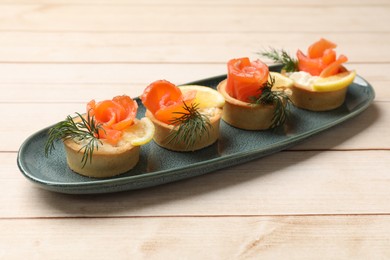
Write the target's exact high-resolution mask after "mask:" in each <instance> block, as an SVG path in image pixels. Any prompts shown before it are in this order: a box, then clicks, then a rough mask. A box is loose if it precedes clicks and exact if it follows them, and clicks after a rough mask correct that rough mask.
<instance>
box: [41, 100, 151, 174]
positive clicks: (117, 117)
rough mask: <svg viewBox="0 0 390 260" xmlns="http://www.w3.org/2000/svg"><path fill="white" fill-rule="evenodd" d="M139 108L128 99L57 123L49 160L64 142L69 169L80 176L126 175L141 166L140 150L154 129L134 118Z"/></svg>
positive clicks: (49, 145)
mask: <svg viewBox="0 0 390 260" xmlns="http://www.w3.org/2000/svg"><path fill="white" fill-rule="evenodd" d="M137 108H138V105H137V103H136V102H135V101H134V100H132V99H131V98H130V97H129V96H125V95H123V96H117V97H114V98H113V99H112V100H104V101H101V102H98V103H96V102H95V100H92V101H90V102H89V103H88V105H87V112H86V113H85V114H79V113H76V114H77V115H76V116H75V117H72V116H68V117H67V118H66V120H64V121H61V122H59V123H57V124H56V125H55V126H53V127H52V128H51V129H50V130H49V133H48V136H49V137H48V140H47V142H46V146H45V153H46V156H48V155H49V154H50V153H51V151H52V150H53V149H54V148H55V143H56V142H57V141H63V144H64V148H65V153H66V161H67V164H68V166H69V168H70V169H71V170H72V171H74V172H76V173H78V174H81V175H84V176H88V177H94V178H107V177H112V176H115V175H119V174H122V173H125V172H127V171H129V170H131V169H132V168H134V166H135V165H136V164H137V163H138V161H139V153H140V146H141V145H143V144H146V143H148V142H149V141H150V140H151V139H152V137H153V133H154V126H153V124H152V123H151V122H150V120H149V119H147V118H142V119H141V120H138V119H136V118H135V116H136V113H137Z"/></svg>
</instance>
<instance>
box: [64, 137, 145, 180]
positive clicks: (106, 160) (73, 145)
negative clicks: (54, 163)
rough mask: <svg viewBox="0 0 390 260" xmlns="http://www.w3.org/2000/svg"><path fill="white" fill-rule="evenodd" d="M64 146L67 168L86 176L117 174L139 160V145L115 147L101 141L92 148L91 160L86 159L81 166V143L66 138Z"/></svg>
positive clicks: (126, 144)
mask: <svg viewBox="0 0 390 260" xmlns="http://www.w3.org/2000/svg"><path fill="white" fill-rule="evenodd" d="M64 147H65V152H66V160H67V163H68V166H69V168H70V169H71V170H73V171H74V172H76V173H78V174H81V175H84V176H88V177H94V178H107V177H112V176H115V175H119V174H122V173H125V172H127V171H129V170H131V169H132V168H134V166H135V165H136V164H137V162H138V160H139V150H140V147H139V146H132V145H131V144H130V143H124V144H123V145H120V146H117V147H115V146H112V145H110V144H108V143H103V145H100V144H99V149H98V150H96V149H95V150H94V152H93V155H92V162H90V161H88V162H87V163H86V164H85V165H84V167H83V163H81V160H82V157H83V151H80V148H81V147H82V144H80V143H77V142H75V141H73V140H71V139H68V140H65V141H64Z"/></svg>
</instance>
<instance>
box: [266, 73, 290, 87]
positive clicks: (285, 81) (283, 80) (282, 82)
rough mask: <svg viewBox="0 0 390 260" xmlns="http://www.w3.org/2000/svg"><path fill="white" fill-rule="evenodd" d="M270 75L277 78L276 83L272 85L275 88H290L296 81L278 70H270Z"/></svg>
mask: <svg viewBox="0 0 390 260" xmlns="http://www.w3.org/2000/svg"><path fill="white" fill-rule="evenodd" d="M269 75H270V77H272V78H274V79H275V83H274V85H273V87H272V89H273V90H283V89H285V88H290V87H292V86H293V85H294V81H293V80H292V79H290V78H289V77H286V76H284V75H282V74H280V73H278V72H273V71H270V72H269Z"/></svg>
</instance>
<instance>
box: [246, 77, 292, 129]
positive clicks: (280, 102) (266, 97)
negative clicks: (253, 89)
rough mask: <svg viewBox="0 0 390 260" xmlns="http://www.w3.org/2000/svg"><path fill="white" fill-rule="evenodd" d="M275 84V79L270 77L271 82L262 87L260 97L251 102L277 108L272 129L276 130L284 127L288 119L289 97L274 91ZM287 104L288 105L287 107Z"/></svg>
mask: <svg viewBox="0 0 390 260" xmlns="http://www.w3.org/2000/svg"><path fill="white" fill-rule="evenodd" d="M274 84H275V77H272V76H271V75H270V76H269V81H267V82H266V83H264V85H263V86H262V87H261V94H260V96H259V97H251V101H252V103H254V104H261V105H273V106H275V112H274V114H273V117H272V122H271V126H270V128H276V127H278V126H281V125H283V124H284V123H285V122H286V120H287V118H288V114H289V111H288V107H287V105H288V101H289V98H288V96H287V95H286V94H285V93H284V91H272V87H273V86H274ZM286 104H287V105H286Z"/></svg>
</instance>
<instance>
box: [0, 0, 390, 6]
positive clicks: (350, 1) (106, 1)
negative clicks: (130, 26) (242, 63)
mask: <svg viewBox="0 0 390 260" xmlns="http://www.w3.org/2000/svg"><path fill="white" fill-rule="evenodd" d="M222 3H223V5H256V6H277V5H283V6H332V5H338V6H340V5H341V6H347V5H348V6H365V5H369V6H372V5H381V6H387V5H389V2H388V1H387V0H372V1H367V0H366V1H355V0H344V1H343V2H342V3H340V1H337V0H295V1H289V0H275V1H272V2H269V1H266V0H223V1H221V0H186V1H181V0H169V1H167V0H164V1H162V0H148V1H143V2H139V1H137V0H67V1H65V0H2V1H1V3H0V5H11V4H12V5H15V4H19V5H28V4H34V5H36V4H60V5H147V6H149V5H153V6H156V5H187V6H188V5H206V6H208V5H218V6H220V5H221V4H222Z"/></svg>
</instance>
